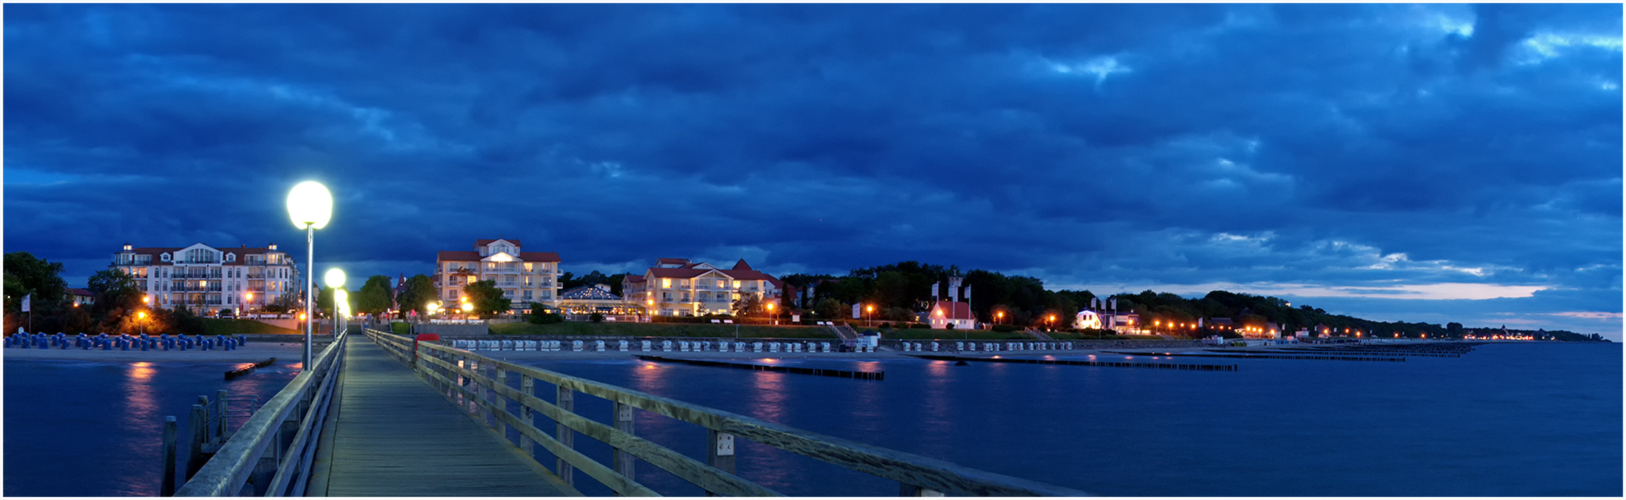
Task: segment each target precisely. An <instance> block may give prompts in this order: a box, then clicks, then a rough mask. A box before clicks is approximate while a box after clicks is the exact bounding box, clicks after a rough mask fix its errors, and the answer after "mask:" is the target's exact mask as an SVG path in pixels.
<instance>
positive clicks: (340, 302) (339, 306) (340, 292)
mask: <svg viewBox="0 0 1626 500" xmlns="http://www.w3.org/2000/svg"><path fill="white" fill-rule="evenodd" d="M349 316H350V294H349V293H348V292H345V291H344V289H343V288H336V289H334V290H333V334H334V335H338V334H339V318H341V317H344V318H348V317H349Z"/></svg>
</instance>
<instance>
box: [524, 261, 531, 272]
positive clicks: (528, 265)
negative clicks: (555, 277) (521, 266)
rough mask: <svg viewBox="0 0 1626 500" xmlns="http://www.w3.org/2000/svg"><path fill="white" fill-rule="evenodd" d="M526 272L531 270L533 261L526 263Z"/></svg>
mask: <svg viewBox="0 0 1626 500" xmlns="http://www.w3.org/2000/svg"><path fill="white" fill-rule="evenodd" d="M525 272H527V273H528V272H531V263H530V262H526V263H525Z"/></svg>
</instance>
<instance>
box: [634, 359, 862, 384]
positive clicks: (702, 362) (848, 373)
mask: <svg viewBox="0 0 1626 500" xmlns="http://www.w3.org/2000/svg"><path fill="white" fill-rule="evenodd" d="M638 359H642V360H644V361H656V362H661V363H681V364H686V365H696V366H715V367H721V368H738V369H742V370H754V371H759V372H779V373H796V374H801V375H819V376H824V377H836V378H851V379H858V380H886V372H884V371H880V372H863V371H854V370H837V369H834V368H804V367H800V366H773V365H759V364H755V363H730V362H727V361H712V360H706V359H683V358H666V357H661V356H647V355H639V356H638Z"/></svg>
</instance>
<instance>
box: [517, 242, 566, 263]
mask: <svg viewBox="0 0 1626 500" xmlns="http://www.w3.org/2000/svg"><path fill="white" fill-rule="evenodd" d="M515 244H516V245H517V244H518V243H517V242H516V243H515ZM519 260H523V261H525V262H559V252H520V253H519Z"/></svg>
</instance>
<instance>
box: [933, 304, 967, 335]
mask: <svg viewBox="0 0 1626 500" xmlns="http://www.w3.org/2000/svg"><path fill="white" fill-rule="evenodd" d="M926 317H927V318H928V319H929V320H930V321H929V322H928V323H927V324H929V325H931V326H932V328H936V329H945V328H949V325H954V326H953V328H954V329H956V330H969V329H972V328H976V327H977V318H976V317H975V316H972V315H971V303H970V302H950V301H946V300H939V301H937V305H934V306H932V310H931V311H928V312H927V314H926Z"/></svg>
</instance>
